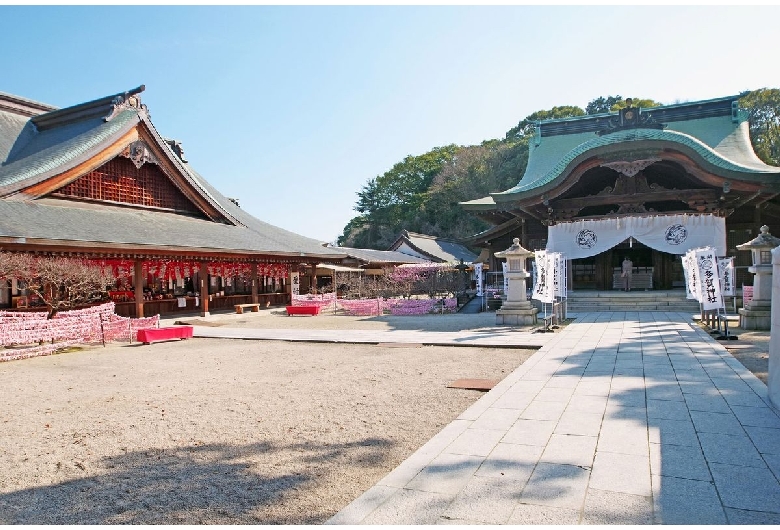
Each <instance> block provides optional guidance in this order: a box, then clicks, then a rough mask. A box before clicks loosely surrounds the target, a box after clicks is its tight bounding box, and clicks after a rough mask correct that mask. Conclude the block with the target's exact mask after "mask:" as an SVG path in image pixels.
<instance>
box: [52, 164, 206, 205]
mask: <svg viewBox="0 0 780 530" xmlns="http://www.w3.org/2000/svg"><path fill="white" fill-rule="evenodd" d="M53 195H60V196H65V197H75V198H80V199H88V200H92V201H101V202H103V201H105V202H112V203H121V204H133V205H140V206H151V207H155V208H164V209H166V210H174V211H177V212H186V213H194V214H201V212H200V210H198V209H197V207H195V205H194V204H192V202H190V201H189V199H187V198H186V197H185V196H184V194H182V193H181V192H180V191H179V190H178V189H177V188H176V186H174V185H173V183H172V182H171V181H170V180H169V179H168V177H167V176H166V175H165V173H163V172H162V170H161V169H160V168H159V167H158V166H157V165H156V164H151V163H149V164H144V165H142V166H141V167H140V168H136V167H135V165H134V164H133V163H132V162H131V161H130V160H129V159H127V158H124V157H117V158H114V159H113V160H111V161H109V162H107V163H106V164H104V165H103V166H101V167H99V168H98V169H96V170H94V171H92V172H90V173H88V174H86V175H84V176H83V177H80V178H78V179H76V180H74V181H73V182H71V183H70V184H68V185H67V186H64V187H62V188H60V189H59V190H57V191H56V192H54V193H53Z"/></svg>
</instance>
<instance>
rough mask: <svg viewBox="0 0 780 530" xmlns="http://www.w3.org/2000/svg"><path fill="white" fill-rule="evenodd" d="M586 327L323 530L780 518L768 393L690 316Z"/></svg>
mask: <svg viewBox="0 0 780 530" xmlns="http://www.w3.org/2000/svg"><path fill="white" fill-rule="evenodd" d="M577 317H578V318H577V319H576V320H575V321H574V322H573V323H572V324H569V325H568V326H566V327H565V328H563V329H562V330H561V331H560V332H557V333H555V334H543V335H541V336H542V337H544V339H545V341H542V342H544V343H543V344H541V348H540V349H539V351H537V352H536V353H535V354H534V355H533V356H532V357H531V358H530V359H528V361H526V363H524V364H523V365H522V366H520V367H518V368H517V369H516V370H515V371H513V372H512V373H511V374H509V375H508V376H507V377H506V378H505V379H504V380H503V381H501V382H500V383H499V384H498V385H496V386H495V387H494V388H493V389H492V390H491V391H490V392H488V393H487V394H485V395H484V396H483V397H482V398H481V399H480V400H479V401H477V402H476V403H474V405H472V406H471V407H470V408H469V409H468V410H467V411H464V413H463V414H462V415H461V416H460V417H459V418H458V419H457V420H455V421H454V422H453V423H452V424H450V425H449V426H447V427H445V429H444V430H443V431H442V432H441V433H440V434H439V435H437V436H435V437H434V438H433V439H432V440H431V441H430V442H428V443H427V444H426V445H425V446H423V448H421V449H420V450H419V451H417V452H416V453H415V454H413V455H412V456H410V457H409V459H407V460H406V461H404V462H403V463H402V464H401V465H400V466H399V467H398V468H396V469H395V470H394V471H393V472H391V473H390V474H389V475H388V476H387V477H386V478H385V479H383V480H382V481H380V482H379V483H378V484H377V485H376V486H374V487H373V488H371V489H369V490H368V491H367V492H366V493H364V494H363V495H362V496H360V497H359V498H357V499H356V500H355V501H353V502H352V503H350V504H349V505H347V506H346V507H345V508H344V509H343V510H341V511H340V512H339V513H338V514H337V515H336V516H334V517H333V518H332V519H331V520H330V521H328V522H329V523H330V524H648V523H655V524H728V523H731V524H777V523H778V522H780V482H779V481H778V477H780V416H778V412H777V411H776V410H775V409H773V408H772V407H771V406H770V405H769V402H768V398H767V392H766V386H765V385H764V384H763V383H761V382H760V381H759V380H758V379H757V378H755V377H754V376H753V374H751V373H750V372H749V371H747V370H746V369H744V367H742V365H741V364H740V363H739V362H738V361H736V360H735V359H734V358H733V357H732V356H731V355H730V354H729V353H728V352H727V351H726V349H725V348H724V347H723V345H722V344H720V343H718V342H717V341H716V340H714V339H713V338H712V337H711V336H710V335H709V334H708V333H707V332H706V331H704V330H702V329H700V328H698V327H697V326H695V325H694V324H693V323H692V321H691V316H690V315H688V314H684V313H666V312H647V313H639V312H624V313H620V312H615V313H580V314H579V315H577ZM393 333H398V332H393ZM401 340H404V339H401ZM382 342H387V340H382ZM414 342H418V343H419V342H422V341H421V340H420V338H419V337H415V338H414Z"/></svg>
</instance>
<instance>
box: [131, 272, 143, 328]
mask: <svg viewBox="0 0 780 530" xmlns="http://www.w3.org/2000/svg"><path fill="white" fill-rule="evenodd" d="M133 291H134V292H135V317H136V318H143V316H144V260H142V259H137V260H135V262H134V263H133Z"/></svg>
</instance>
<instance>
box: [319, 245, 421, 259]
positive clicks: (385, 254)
mask: <svg viewBox="0 0 780 530" xmlns="http://www.w3.org/2000/svg"><path fill="white" fill-rule="evenodd" d="M330 248H332V249H333V250H334V251H338V252H344V253H345V254H347V256H349V257H350V258H355V259H358V260H360V261H364V262H367V263H430V260H427V259H423V258H418V257H416V256H410V255H408V254H404V253H403V252H397V251H395V250H373V249H368V248H348V247H330Z"/></svg>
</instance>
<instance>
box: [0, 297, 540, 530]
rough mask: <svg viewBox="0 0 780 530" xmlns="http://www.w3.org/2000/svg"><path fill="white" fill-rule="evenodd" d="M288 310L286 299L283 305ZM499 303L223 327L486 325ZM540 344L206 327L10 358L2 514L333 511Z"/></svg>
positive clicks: (250, 515) (85, 516) (196, 515)
mask: <svg viewBox="0 0 780 530" xmlns="http://www.w3.org/2000/svg"><path fill="white" fill-rule="evenodd" d="M282 313H283V312H282ZM494 318H495V316H494V315H491V314H488V315H484V314H483V315H435V316H430V317H424V318H417V317H411V318H410V317H381V318H374V319H371V318H362V317H342V316H339V317H334V316H326V315H323V316H320V317H281V316H280V313H279V312H278V311H263V312H261V313H258V314H249V315H216V316H213V317H212V318H209V319H208V320H204V319H197V318H196V319H194V320H199V321H200V323H202V324H207V325H231V326H257V327H265V326H275V327H280V328H295V327H320V326H325V327H327V328H328V329H344V330H345V333H348V330H349V329H370V328H372V327H373V328H374V329H400V328H406V329H440V330H447V331H455V330H459V329H473V328H484V327H486V326H490V325H491V323H492V322H494ZM532 353H533V351H532V350H521V349H490V348H467V347H457V348H456V347H432V346H431V347H415V346H414V345H412V346H410V347H391V346H373V345H350V344H338V345H332V344H301V343H287V342H277V341H236V340H233V341H227V340H218V339H191V340H188V341H181V342H179V341H176V342H166V343H157V344H154V345H152V346H140V345H110V346H108V347H106V348H103V347H89V348H84V349H81V350H78V351H72V352H68V353H63V354H59V355H55V356H51V357H41V358H35V359H27V360H23V361H14V362H7V363H1V364H0V388H2V389H3V402H4V406H3V407H2V408H0V424H2V436H0V524H20V523H22V524H111V523H146V524H176V523H189V524H203V523H216V524H237V523H253V524H274V523H286V524H292V523H313V524H314V523H321V522H323V521H325V520H327V519H328V518H329V517H331V516H332V515H333V514H335V513H336V512H337V511H338V510H339V509H341V508H342V507H343V506H345V505H346V504H348V503H349V502H351V501H352V500H353V499H354V498H356V497H357V496H359V495H360V494H361V493H362V492H363V491H365V490H366V489H368V488H369V487H371V486H373V485H374V484H375V483H376V482H377V481H378V480H379V479H381V478H382V477H383V476H384V475H386V474H387V473H388V472H389V471H390V470H392V469H393V468H395V467H396V466H397V465H398V464H399V463H400V462H402V461H403V460H404V459H405V458H406V457H407V456H409V455H410V454H411V453H413V452H414V451H415V450H416V449H417V448H419V447H420V446H421V445H423V444H424V443H425V442H426V441H428V440H429V439H430V438H431V437H432V436H433V435H434V434H436V433H437V432H438V431H439V430H441V428H442V427H444V426H445V425H446V424H448V423H449V422H450V421H452V420H453V419H454V418H455V417H457V416H458V415H459V414H460V413H461V412H462V411H463V410H465V409H466V408H467V407H468V406H469V405H470V404H471V403H473V402H474V401H475V400H477V399H478V398H479V397H480V396H481V395H482V394H481V393H480V392H476V391H469V390H456V389H448V388H446V385H447V384H448V383H450V382H452V381H453V380H455V379H459V378H465V377H469V378H487V379H501V378H503V377H504V376H505V375H506V374H508V373H509V372H511V371H512V370H514V369H515V368H516V367H517V366H519V365H520V364H521V363H522V362H523V361H525V360H526V359H527V358H528V357H529V356H530V355H531V354H532Z"/></svg>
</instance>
